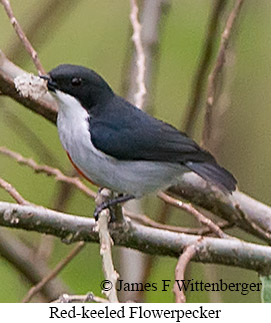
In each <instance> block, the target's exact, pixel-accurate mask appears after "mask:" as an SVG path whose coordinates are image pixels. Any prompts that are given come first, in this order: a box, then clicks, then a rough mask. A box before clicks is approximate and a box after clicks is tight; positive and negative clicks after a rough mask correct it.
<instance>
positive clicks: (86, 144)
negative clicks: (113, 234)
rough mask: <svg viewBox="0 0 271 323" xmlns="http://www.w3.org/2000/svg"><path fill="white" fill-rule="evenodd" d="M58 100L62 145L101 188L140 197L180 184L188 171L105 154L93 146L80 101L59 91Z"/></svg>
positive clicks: (84, 111) (85, 115) (172, 166)
mask: <svg viewBox="0 0 271 323" xmlns="http://www.w3.org/2000/svg"><path fill="white" fill-rule="evenodd" d="M55 97H56V99H57V101H58V104H59V113H58V118H57V127H58V132H59V137H60V140H61V143H62V145H63V147H64V149H65V150H66V151H67V152H68V153H69V155H70V157H71V159H72V160H73V162H74V163H75V164H76V166H77V167H78V168H79V169H80V170H81V171H82V172H83V173H84V174H85V175H86V176H87V177H88V178H89V179H91V181H93V182H94V183H96V184H98V185H99V186H102V187H107V188H110V189H112V190H114V191H117V192H121V193H128V194H133V195H135V196H136V197H140V196H142V195H144V194H146V193H150V192H153V191H156V190H159V189H164V188H167V187H168V186H170V185H172V184H175V183H177V182H178V181H179V180H180V179H181V177H182V175H183V173H184V172H185V171H187V169H186V168H184V167H182V166H181V165H177V164H171V163H162V162H149V161H119V160H117V159H116V158H114V157H111V156H108V155H106V154H104V153H103V152H102V151H100V150H98V149H96V148H95V147H94V146H93V144H92V141H91V135H90V131H89V122H88V117H89V116H88V112H87V111H86V110H85V109H84V108H83V107H82V106H81V104H80V103H79V101H77V100H76V99H75V98H74V97H72V96H70V95H68V94H65V93H63V92H60V91H58V90H57V91H56V94H55ZM131 144H132V143H131Z"/></svg>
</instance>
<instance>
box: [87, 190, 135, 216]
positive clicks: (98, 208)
mask: <svg viewBox="0 0 271 323" xmlns="http://www.w3.org/2000/svg"><path fill="white" fill-rule="evenodd" d="M134 198H135V197H134V196H133V195H128V194H127V195H119V196H118V197H116V198H113V199H110V200H107V201H104V202H102V203H101V204H99V205H97V206H96V208H95V211H94V214H93V216H94V218H95V220H96V221H98V219H99V214H100V213H101V212H102V211H103V210H105V209H109V211H110V215H111V219H110V221H114V220H115V218H116V217H115V212H114V210H113V207H114V206H116V205H117V204H120V203H124V202H127V201H129V200H132V199H134Z"/></svg>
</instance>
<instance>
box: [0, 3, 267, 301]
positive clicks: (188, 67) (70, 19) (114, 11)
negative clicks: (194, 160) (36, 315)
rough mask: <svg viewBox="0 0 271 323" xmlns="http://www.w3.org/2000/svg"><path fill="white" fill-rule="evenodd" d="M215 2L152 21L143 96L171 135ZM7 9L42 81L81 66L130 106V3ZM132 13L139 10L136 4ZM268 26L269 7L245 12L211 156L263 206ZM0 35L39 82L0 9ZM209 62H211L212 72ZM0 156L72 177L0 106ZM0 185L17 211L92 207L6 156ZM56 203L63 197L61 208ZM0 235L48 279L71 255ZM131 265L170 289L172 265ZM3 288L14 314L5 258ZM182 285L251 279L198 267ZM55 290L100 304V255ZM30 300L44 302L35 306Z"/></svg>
mask: <svg viewBox="0 0 271 323" xmlns="http://www.w3.org/2000/svg"><path fill="white" fill-rule="evenodd" d="M165 2H166V1H165ZM215 2H216V1H214V0H213V1H211V0H201V1H198V0H182V1H180V0H172V1H167V2H166V3H167V4H166V5H165V7H164V9H163V13H162V14H161V17H160V19H161V21H160V24H159V28H160V29H159V39H158V42H157V43H156V45H155V46H156V47H155V51H154V53H153V56H152V61H153V77H152V83H151V86H150V87H149V88H148V91H149V96H148V100H147V105H146V108H147V110H148V111H149V113H152V114H153V115H154V116H156V117H157V118H159V119H162V120H164V121H166V122H169V123H171V124H173V125H174V126H176V127H177V128H179V129H184V126H185V118H186V113H187V107H188V106H189V103H190V98H191V88H192V87H193V86H194V78H195V73H196V71H197V68H198V64H199V61H200V59H201V53H202V49H203V47H204V43H205V37H206V36H205V35H206V29H207V26H208V22H209V20H210V15H211V12H212V10H213V6H214V4H215ZM11 4H12V7H13V10H14V14H15V16H16V17H17V19H18V21H19V22H20V23H21V25H22V27H23V29H24V31H25V32H26V34H27V35H28V36H29V39H30V41H31V42H32V44H33V46H34V48H35V49H36V50H37V51H38V53H39V57H40V60H41V62H42V64H43V66H44V67H45V69H46V70H48V71H49V70H51V69H52V68H54V67H55V66H57V65H58V64H61V63H72V64H80V65H84V66H87V67H90V68H92V69H94V70H95V71H97V72H98V73H99V74H101V75H102V76H103V77H104V78H105V79H106V80H107V82H108V83H109V84H110V85H111V87H112V88H113V89H114V90H115V92H117V93H118V94H121V95H123V96H126V97H127V96H128V95H129V93H128V89H129V87H130V80H129V75H127V74H128V73H129V70H130V64H131V57H132V52H133V43H132V41H131V35H132V29H131V25H130V21H129V13H130V2H129V1H127V0H118V1H110V0H103V1H98V0H88V1H87V0H80V1H79V0H78V1H71V0H65V1H63V0H62V1H45V0H40V1H34V0H24V1H19V0H13V1H11ZM63 4H64V5H63ZM140 4H141V8H142V7H143V5H144V3H143V2H140ZM233 4H234V1H228V2H227V4H226V6H225V9H224V11H223V12H224V13H223V14H222V15H221V17H220V19H219V24H218V36H219V37H217V39H216V42H215V46H214V50H215V53H216V50H217V47H218V44H219V38H220V34H221V31H222V30H223V28H224V26H225V19H226V18H227V17H228V14H229V11H230V10H231V8H232V6H233ZM270 15H271V2H270V1H268V0H261V1H253V0H247V1H245V2H244V5H243V7H242V10H241V14H240V16H239V17H238V22H237V25H236V28H235V30H234V33H233V37H232V38H231V41H230V46H229V48H228V52H227V53H228V56H227V61H226V64H225V69H224V71H223V82H221V90H222V95H221V98H220V99H219V102H218V103H219V104H220V106H221V109H220V111H221V113H222V117H220V118H219V123H218V130H219V136H218V137H219V140H218V141H217V143H216V146H215V148H214V149H213V150H214V153H215V154H216V157H217V159H218V160H219V162H220V163H221V164H222V165H223V166H224V167H226V168H227V169H228V170H230V171H231V172H232V173H233V174H234V175H235V177H236V178H237V179H238V183H239V188H240V190H242V191H244V192H246V193H248V194H249V195H251V196H253V197H255V198H256V199H259V200H260V201H262V202H264V203H266V204H269V203H270V201H271V189H270V186H271V167H270V160H271V144H270V138H271V127H270V122H271V109H270V106H271V91H270V86H271V55H270V50H271V34H270V32H269V31H270V30H271V19H270ZM0 30H1V35H0V48H1V49H2V50H3V52H4V53H5V54H6V55H7V57H8V58H9V59H11V60H12V61H13V62H15V63H16V64H17V65H19V66H20V67H22V68H23V69H25V70H27V71H29V72H34V73H35V74H36V73H37V72H36V70H35V68H34V67H33V63H32V61H31V59H30V58H29V56H28V55H27V54H26V52H25V49H24V48H23V47H22V45H21V44H20V43H19V42H18V39H17V36H16V35H15V32H14V30H13V29H12V26H11V24H10V22H9V21H8V18H7V17H6V14H5V12H4V10H3V8H2V7H1V6H0ZM215 53H214V55H212V61H211V62H212V63H213V62H214V60H213V59H214V58H215ZM209 72H210V69H209V70H208V73H209ZM204 84H205V85H206V82H205V83H204ZM205 89H206V86H205ZM205 102H206V96H205V95H204V96H203V100H202V101H201V103H200V113H199V115H198V116H197V118H196V120H195V126H194V128H193V131H191V132H190V134H191V136H193V138H194V139H195V140H196V141H197V142H199V143H200V142H201V133H202V126H203V119H204V108H205ZM219 104H218V105H219ZM0 146H6V147H7V148H9V149H12V150H14V151H17V152H19V153H20V154H22V155H23V156H25V157H31V158H33V159H34V160H35V161H37V162H39V163H42V164H48V165H51V166H54V167H58V168H60V169H61V170H63V171H65V173H67V174H72V168H71V166H70V164H69V161H68V159H67V157H66V154H65V152H64V151H63V149H62V147H61V144H60V142H59V139H58V134H57V129H56V127H55V126H54V125H52V124H51V123H49V122H48V121H46V120H45V119H43V118H42V117H40V116H38V115H36V114H34V113H32V112H31V111H29V110H28V109H25V108H24V107H23V106H20V105H19V104H17V103H15V102H14V101H12V100H11V99H9V98H1V101H0ZM0 176H1V177H3V178H4V179H5V180H7V181H8V182H10V183H11V184H12V185H14V186H15V187H16V189H17V190H18V191H19V192H20V193H21V194H22V196H23V197H24V198H25V199H27V200H29V201H30V202H33V203H35V204H40V205H43V206H45V207H48V208H54V209H58V210H62V211H65V212H67V213H73V214H78V215H82V216H90V215H91V214H92V212H93V211H92V210H93V202H92V201H90V200H89V199H87V198H86V197H85V196H84V195H83V194H82V193H80V192H79V191H76V190H69V189H67V188H64V189H63V187H62V185H61V184H59V183H56V181H55V180H54V179H53V178H49V177H47V176H45V175H39V174H35V173H34V172H33V171H32V170H31V169H29V168H27V167H24V166H20V165H19V164H18V163H16V162H15V161H12V160H10V159H8V158H7V157H4V156H2V155H0ZM61 192H62V193H63V192H64V193H65V194H64V198H63V196H61V194H60V193H61ZM62 195H63V194H62ZM0 200H3V201H10V202H13V200H12V199H11V197H10V196H9V195H8V194H7V193H6V192H5V191H3V190H0ZM140 207H141V208H142V210H143V212H144V213H145V214H147V215H148V216H150V217H152V218H153V219H157V216H161V215H163V212H164V211H170V218H169V217H168V221H169V223H171V224H176V225H180V226H192V225H195V220H194V219H193V218H192V216H191V215H188V214H185V213H182V212H180V211H176V210H168V209H166V210H165V206H164V204H163V203H162V202H161V201H158V200H157V198H155V197H149V198H147V199H144V201H142V203H141V206H140ZM163 210H164V211H163ZM228 232H229V233H231V234H236V235H238V236H239V237H242V238H244V239H246V240H249V241H254V242H257V240H256V239H255V238H253V237H251V236H249V235H246V234H244V233H240V232H238V231H237V230H235V229H234V230H229V231H228ZM0 235H2V237H6V238H7V239H9V240H10V241H16V242H20V241H21V242H22V243H23V244H24V245H26V246H27V247H29V248H30V249H31V250H32V251H33V254H32V257H33V259H41V258H42V259H44V260H45V262H46V264H47V265H48V267H49V268H54V266H55V265H56V264H57V263H58V262H59V261H60V260H61V259H62V258H63V257H65V256H66V255H67V254H68V252H69V250H71V249H72V248H73V246H69V245H66V244H64V243H62V242H61V241H59V240H58V239H55V238H52V237H45V236H41V235H40V234H38V233H33V232H24V231H16V230H11V229H6V228H1V232H0ZM1 253H2V254H3V252H1ZM121 254H122V252H121V251H120V248H118V247H114V259H115V263H116V266H117V268H118V271H119V273H120V275H122V272H123V271H125V270H127V269H125V268H124V267H125V264H123V263H124V262H125V261H123V259H121ZM35 257H37V258H35ZM122 258H123V257H122ZM139 258H140V257H139ZM133 259H134V263H133V262H132V265H133V267H137V266H142V268H143V274H142V275H143V276H141V277H144V279H145V281H147V282H151V283H152V282H160V281H161V280H162V279H172V280H173V279H174V270H175V266H176V261H177V260H176V259H173V258H170V257H146V258H144V260H143V261H142V259H141V260H140V261H141V262H140V261H139V262H137V260H136V258H132V260H130V261H133ZM136 275H137V274H136V273H135V274H134V273H133V272H130V273H129V272H128V274H127V273H126V277H130V282H133V281H135V280H134V278H135V277H136ZM0 277H1V281H0V301H1V302H20V301H21V300H22V298H23V296H24V295H25V294H26V292H27V291H28V290H29V288H30V287H31V285H30V284H29V282H28V281H27V280H26V279H25V277H24V276H23V275H22V273H20V270H18V267H17V268H16V266H15V265H14V264H11V263H10V262H9V261H8V260H7V257H5V256H3V257H1V258H0ZM187 277H188V278H190V279H192V278H193V279H194V280H201V279H202V280H203V281H205V282H217V281H218V280H219V279H221V278H222V279H223V280H224V281H226V282H247V283H249V282H258V281H259V279H258V275H257V273H255V272H252V271H248V270H243V269H242V270H241V269H237V268H232V267H226V266H216V265H201V264H196V263H192V264H190V266H189V271H188V272H187ZM59 278H60V279H61V284H62V286H63V288H64V290H68V292H70V293H75V294H85V293H86V292H88V291H92V292H94V293H95V294H96V295H101V293H100V282H101V281H102V279H103V273H102V267H101V260H100V255H99V246H98V245H97V244H88V245H87V246H86V247H85V248H84V250H83V251H82V252H81V253H80V254H79V255H78V256H77V257H76V258H75V259H74V260H73V261H72V262H71V263H70V264H69V265H68V266H67V267H65V269H64V270H63V271H62V272H61V273H60V275H59ZM142 279H143V278H142ZM131 297H132V296H131ZM136 298H137V299H139V300H144V301H147V302H172V301H174V295H173V293H172V291H171V290H169V291H168V292H162V291H161V290H157V291H153V292H146V293H144V294H140V295H137V297H136ZM34 300H36V301H39V300H41V301H42V300H43V301H44V300H46V299H44V298H41V297H40V298H34ZM187 301H189V302H259V301H260V294H259V293H256V292H250V293H249V294H248V295H246V296H244V295H241V294H240V292H221V293H218V292H213V293H208V292H191V293H188V294H187Z"/></svg>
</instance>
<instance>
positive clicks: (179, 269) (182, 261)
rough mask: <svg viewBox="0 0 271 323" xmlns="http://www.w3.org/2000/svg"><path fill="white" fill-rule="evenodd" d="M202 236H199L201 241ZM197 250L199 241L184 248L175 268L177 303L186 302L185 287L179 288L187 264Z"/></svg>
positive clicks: (174, 288)
mask: <svg viewBox="0 0 271 323" xmlns="http://www.w3.org/2000/svg"><path fill="white" fill-rule="evenodd" d="M200 239H201V238H199V241H200ZM196 252H197V243H195V244H191V245H190V246H187V248H185V249H184V251H183V253H182V254H181V255H180V257H179V259H178V262H177V266H176V269H175V283H174V287H173V291H174V294H175V300H176V303H185V302H186V297H185V294H184V288H182V289H180V288H179V282H181V281H183V280H184V274H185V270H186V267H187V265H188V264H189V262H190V260H191V259H192V258H193V257H194V256H195V254H196Z"/></svg>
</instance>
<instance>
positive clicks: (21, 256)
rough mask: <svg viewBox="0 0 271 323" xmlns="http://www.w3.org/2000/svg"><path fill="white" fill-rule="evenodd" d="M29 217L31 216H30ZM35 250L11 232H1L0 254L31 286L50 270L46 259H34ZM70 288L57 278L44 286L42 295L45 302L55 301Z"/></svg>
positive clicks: (41, 291)
mask: <svg viewBox="0 0 271 323" xmlns="http://www.w3.org/2000/svg"><path fill="white" fill-rule="evenodd" d="M28 216H29V215H28ZM34 252H35V251H34V250H33V249H31V248H30V247H29V246H27V245H26V244H25V243H24V242H22V240H19V239H18V237H17V235H15V234H12V233H11V232H10V230H3V229H1V231H0V254H1V257H2V259H5V260H6V261H8V262H9V263H10V265H12V267H13V268H14V269H15V270H16V271H17V272H18V273H19V274H20V277H22V278H24V279H23V281H24V282H26V283H27V286H28V284H29V283H30V284H31V285H34V284H37V283H38V282H39V281H40V280H41V279H42V277H44V276H46V275H47V274H48V273H49V272H50V270H49V268H48V265H47V264H46V262H45V261H44V259H42V258H40V259H39V260H38V261H37V260H36V259H34ZM68 291H69V288H68V286H65V284H64V283H63V281H62V280H61V279H60V278H58V277H56V278H55V279H53V280H51V281H49V282H48V284H47V285H45V286H43V288H42V289H41V290H40V293H39V294H40V295H41V296H42V299H43V300H44V301H50V300H52V299H55V298H56V297H57V296H58V295H59V294H60V293H67V292H68Z"/></svg>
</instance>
